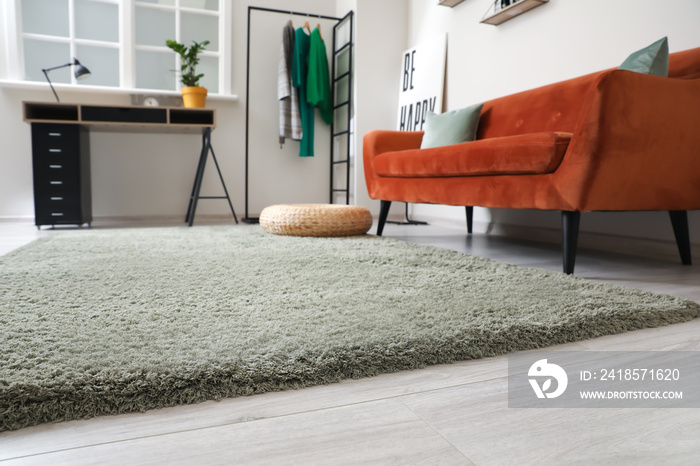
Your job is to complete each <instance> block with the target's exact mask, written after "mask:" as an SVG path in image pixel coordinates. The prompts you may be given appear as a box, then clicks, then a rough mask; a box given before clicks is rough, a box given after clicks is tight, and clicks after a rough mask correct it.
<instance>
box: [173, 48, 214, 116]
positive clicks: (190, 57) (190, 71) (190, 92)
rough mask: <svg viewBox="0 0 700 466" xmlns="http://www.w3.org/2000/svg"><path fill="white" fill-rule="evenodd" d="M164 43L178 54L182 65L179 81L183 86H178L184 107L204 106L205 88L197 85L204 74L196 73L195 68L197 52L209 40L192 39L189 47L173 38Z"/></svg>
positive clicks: (197, 61) (197, 58)
mask: <svg viewBox="0 0 700 466" xmlns="http://www.w3.org/2000/svg"><path fill="white" fill-rule="evenodd" d="M165 44H166V45H167V46H168V47H170V48H171V49H173V50H174V51H175V52H176V53H177V54H179V55H180V59H181V60H182V66H181V67H180V73H181V76H180V82H181V83H182V85H183V87H182V88H180V92H181V93H182V101H183V102H184V104H185V107H196V108H201V107H204V102H205V101H206V98H207V89H206V88H204V87H200V86H199V80H200V79H201V78H202V77H203V76H204V74H197V71H196V68H197V65H198V64H199V53H200V52H201V51H202V50H204V47H206V46H207V45H209V41H208V40H205V41H203V42H199V43H197V42H195V41H192V45H191V46H190V47H186V46H185V45H184V44H180V43H178V42H176V41H174V40H167V41H165Z"/></svg>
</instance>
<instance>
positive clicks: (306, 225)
mask: <svg viewBox="0 0 700 466" xmlns="http://www.w3.org/2000/svg"><path fill="white" fill-rule="evenodd" d="M260 225H261V226H262V227H263V229H264V230H265V231H266V232H268V233H274V234H276V235H286V236H352V235H363V234H365V233H367V231H368V230H369V229H370V227H371V226H372V214H370V212H369V210H367V209H365V208H364V207H359V206H351V205H338V204H280V205H273V206H270V207H265V208H264V209H263V211H262V212H261V213H260Z"/></svg>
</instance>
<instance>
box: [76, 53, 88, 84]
mask: <svg viewBox="0 0 700 466" xmlns="http://www.w3.org/2000/svg"><path fill="white" fill-rule="evenodd" d="M73 74H74V75H75V79H82V78H87V77H88V76H90V70H89V69H87V68H85V67H84V66H83V65H81V64H80V62H79V61H78V59H77V58H74V59H73Z"/></svg>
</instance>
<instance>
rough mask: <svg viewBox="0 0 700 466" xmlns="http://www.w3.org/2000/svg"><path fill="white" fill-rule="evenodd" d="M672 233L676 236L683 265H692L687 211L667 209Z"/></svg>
mask: <svg viewBox="0 0 700 466" xmlns="http://www.w3.org/2000/svg"><path fill="white" fill-rule="evenodd" d="M668 213H669V215H670V216H671V225H673V234H674V235H675V236H676V244H677V245H678V252H679V253H680V255H681V262H682V263H683V265H692V263H693V262H692V259H691V257H690V232H689V231H688V212H687V211H685V210H669V211H668Z"/></svg>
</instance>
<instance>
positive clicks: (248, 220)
mask: <svg viewBox="0 0 700 466" xmlns="http://www.w3.org/2000/svg"><path fill="white" fill-rule="evenodd" d="M253 11H260V12H264V13H273V14H284V15H294V16H307V17H310V18H319V19H327V20H331V21H336V23H338V22H340V21H342V20H343V19H344V18H338V17H335V16H327V15H319V14H315V13H305V12H300V11H290V10H280V9H275V8H264V7H257V6H249V7H248V31H247V48H246V85H245V217H243V219H242V220H243V221H244V222H246V223H258V221H259V219H258V218H251V217H250V216H249V212H248V182H249V181H248V170H249V166H248V165H249V164H248V148H249V132H250V131H249V112H250V19H251V15H252V13H253ZM334 39H335V35H334ZM331 99H332V101H333V102H334V101H335V89H334V88H333V86H332V87H331ZM331 138H333V130H332V128H331ZM331 146H332V139H331ZM332 164H333V159H332V157H331V167H332ZM348 171H349V164H348ZM332 189H333V186H332V185H331V190H332Z"/></svg>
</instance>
